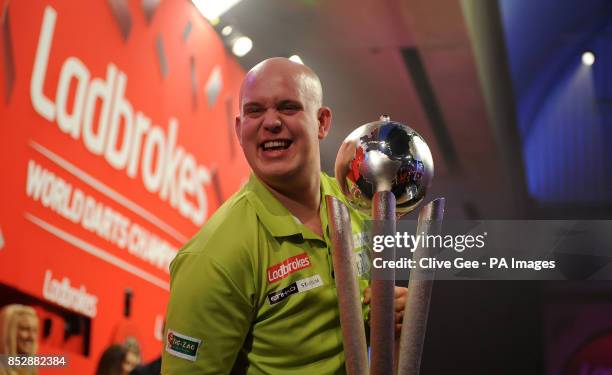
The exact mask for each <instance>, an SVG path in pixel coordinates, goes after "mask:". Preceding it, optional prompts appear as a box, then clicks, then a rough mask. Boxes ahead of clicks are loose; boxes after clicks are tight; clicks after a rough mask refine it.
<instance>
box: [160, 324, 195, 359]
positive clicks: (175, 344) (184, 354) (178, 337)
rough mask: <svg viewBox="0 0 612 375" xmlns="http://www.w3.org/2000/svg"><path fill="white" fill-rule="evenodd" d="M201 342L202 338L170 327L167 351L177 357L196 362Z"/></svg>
mask: <svg viewBox="0 0 612 375" xmlns="http://www.w3.org/2000/svg"><path fill="white" fill-rule="evenodd" d="M201 343H202V340H200V339H196V338H195V337H189V336H186V335H182V334H180V333H178V332H176V331H173V330H170V329H169V330H168V336H167V340H166V352H168V353H170V354H172V355H173V356H175V357H179V358H183V359H187V360H190V361H193V362H195V360H196V356H197V352H198V347H199V346H200V344H201Z"/></svg>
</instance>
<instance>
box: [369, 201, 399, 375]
mask: <svg viewBox="0 0 612 375" xmlns="http://www.w3.org/2000/svg"><path fill="white" fill-rule="evenodd" d="M372 219H373V220H374V223H373V224H374V228H373V231H372V236H373V237H374V236H377V235H382V236H387V235H391V236H393V235H394V234H395V195H394V194H393V193H392V192H390V191H378V192H376V193H374V199H373V200H372ZM372 256H373V259H372V261H374V260H375V259H376V258H382V259H383V260H394V259H395V246H393V247H387V248H385V250H384V251H382V252H375V253H373V254H372ZM383 274H384V276H383ZM394 289H395V272H394V270H392V269H391V270H389V269H387V270H382V269H377V268H372V302H371V303H370V345H371V350H372V353H371V355H372V358H371V367H370V374H374V375H379V374H381V375H382V374H393V368H394V366H393V360H394V358H393V357H394V351H395V350H394V348H395V345H394V343H395V316H394V311H395V310H394V302H395V301H394Z"/></svg>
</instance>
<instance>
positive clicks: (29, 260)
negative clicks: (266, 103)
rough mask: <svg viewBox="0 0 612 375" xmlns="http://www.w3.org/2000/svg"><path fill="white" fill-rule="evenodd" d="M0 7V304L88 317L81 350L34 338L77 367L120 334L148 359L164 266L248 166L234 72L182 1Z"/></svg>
mask: <svg viewBox="0 0 612 375" xmlns="http://www.w3.org/2000/svg"><path fill="white" fill-rule="evenodd" d="M0 4H2V5H3V8H2V17H1V20H0V22H1V25H0V53H1V54H2V56H1V57H0V69H1V71H0V80H2V82H1V83H0V85H1V86H0V89H2V92H1V94H0V99H1V102H0V119H1V123H2V125H1V133H0V138H1V147H0V155H1V165H2V174H1V175H2V194H1V196H0V199H1V205H0V207H1V209H0V284H3V285H4V286H3V289H2V290H3V291H4V292H2V294H0V306H2V305H5V304H8V303H13V302H24V301H23V298H25V297H23V296H28V298H29V297H32V301H34V302H32V304H34V305H36V302H35V301H40V302H41V303H40V306H37V308H38V311H39V313H40V315H44V314H45V311H46V310H45V306H47V309H48V307H49V306H52V307H53V306H55V307H57V308H58V309H59V310H58V311H67V312H70V313H74V314H78V315H80V316H84V317H88V318H91V332H90V333H89V336H90V347H89V349H88V350H85V352H87V351H88V352H89V354H88V355H87V354H83V353H82V352H83V350H81V349H82V348H80V346H79V345H76V346H75V345H73V344H70V343H67V342H65V341H66V339H65V337H64V340H62V337H61V335H59V334H54V333H53V330H54V329H58V327H57V326H58V325H61V324H65V322H62V321H61V319H60V320H57V322H55V323H56V324H55V325H53V326H51V331H52V332H46V334H45V335H46V337H41V341H42V342H41V350H40V351H43V352H44V351H46V352H47V353H52V352H55V353H62V352H63V351H70V350H72V352H71V353H69V354H70V370H71V372H72V373H77V372H79V370H83V371H86V372H91V371H93V367H92V366H94V365H95V362H96V361H97V359H98V358H99V355H100V353H101V352H102V351H103V350H104V349H105V347H106V346H108V345H109V344H110V343H111V342H112V341H114V340H115V341H116V340H118V339H119V338H118V337H119V336H121V334H123V333H125V332H128V333H129V334H130V335H133V336H136V338H137V339H138V340H139V341H140V342H141V345H142V348H143V351H144V353H143V354H144V358H145V359H151V358H153V357H155V356H156V353H159V351H160V349H161V345H162V344H161V342H160V341H159V340H160V337H161V325H162V323H163V315H164V314H165V306H166V302H167V296H168V289H169V274H168V265H169V263H170V261H171V260H172V259H173V257H174V256H175V254H176V252H177V250H178V249H179V248H180V247H181V246H182V245H183V244H184V243H185V242H186V241H187V240H188V239H189V238H190V237H191V236H193V235H194V234H195V233H196V231H197V230H198V228H200V227H201V226H202V224H204V223H205V222H206V220H207V218H208V217H209V216H210V215H211V213H212V212H214V211H215V209H216V208H217V207H218V206H219V205H220V204H221V202H222V201H223V200H224V199H226V198H227V197H228V196H229V195H231V194H232V193H233V192H234V191H235V190H237V189H238V187H239V186H240V184H241V183H242V182H243V181H244V180H245V179H246V178H247V175H248V167H247V165H246V162H245V161H244V159H243V157H242V153H241V152H240V150H239V146H238V145H237V142H236V141H235V138H234V134H233V115H234V114H235V113H237V107H238V101H237V94H238V88H239V85H240V81H241V79H242V77H243V74H244V73H243V71H242V70H241V68H240V67H239V66H238V64H237V62H236V61H235V60H234V59H233V58H232V57H231V56H229V55H228V54H227V52H226V50H225V48H224V46H223V44H222V42H221V40H220V39H219V37H218V36H217V34H216V33H215V32H214V30H213V29H212V27H211V26H210V25H209V24H208V23H207V22H206V21H205V19H204V18H203V17H202V16H201V15H200V14H199V13H198V12H197V10H196V9H195V7H194V6H193V5H192V4H191V3H190V2H189V1H154V0H151V1H127V0H108V1H102V0H100V1H10V2H6V1H5V2H4V3H0ZM126 288H129V290H130V291H131V295H132V296H133V298H132V300H131V316H130V317H129V318H128V319H124V318H123V310H124V299H125V290H126ZM13 291H14V292H13ZM17 296H21V297H17ZM19 298H21V299H22V300H21V301H15V299H17V300H18V299H19ZM26 302H27V301H26ZM51 315H52V314H51ZM51 315H50V316H51ZM41 317H42V316H41ZM51 320H53V319H51ZM47 331H48V330H47ZM122 332H123V333H122ZM130 332H131V333H130ZM128 333H125V334H126V335H127V334H128ZM80 334H82V332H81V333H79V332H77V333H75V335H76V336H79V335H80ZM68 341H69V340H68ZM70 345H72V346H70ZM75 348H76V349H75ZM75 371H76V372H75Z"/></svg>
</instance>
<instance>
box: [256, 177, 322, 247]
mask: <svg viewBox="0 0 612 375" xmlns="http://www.w3.org/2000/svg"><path fill="white" fill-rule="evenodd" d="M264 183H265V182H264ZM265 184H266V186H267V187H268V188H269V190H270V192H271V193H272V195H274V197H275V198H276V199H278V201H279V202H281V204H282V205H283V206H285V207H286V208H287V210H289V212H291V214H292V215H293V216H295V217H297V218H298V219H299V220H300V221H301V222H302V224H304V225H305V226H307V227H308V228H309V229H311V230H312V231H313V232H314V233H316V234H318V235H319V236H321V237H322V236H323V231H322V229H321V218H320V217H319V208H320V206H321V176H320V174H316V176H313V177H312V178H309V179H306V180H304V181H303V182H301V183H300V182H297V181H296V183H295V184H291V185H289V184H287V183H284V184H283V185H284V189H282V190H280V189H278V188H276V187H275V186H273V185H272V184H268V183H265Z"/></svg>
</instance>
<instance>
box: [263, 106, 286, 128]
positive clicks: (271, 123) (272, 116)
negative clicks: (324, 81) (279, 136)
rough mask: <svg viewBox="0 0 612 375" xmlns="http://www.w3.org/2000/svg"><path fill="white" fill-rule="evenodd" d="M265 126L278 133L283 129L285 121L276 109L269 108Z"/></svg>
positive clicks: (264, 121) (264, 122) (264, 119)
mask: <svg viewBox="0 0 612 375" xmlns="http://www.w3.org/2000/svg"><path fill="white" fill-rule="evenodd" d="M263 127H264V129H265V130H268V131H271V132H274V133H278V132H280V131H281V128H282V127H283V123H282V122H281V120H280V117H279V116H278V113H277V112H276V111H274V110H268V111H266V113H265V115H264V118H263Z"/></svg>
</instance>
